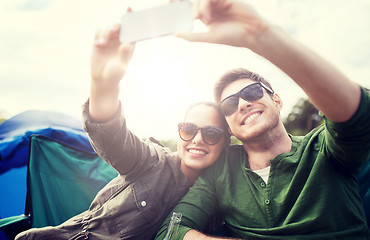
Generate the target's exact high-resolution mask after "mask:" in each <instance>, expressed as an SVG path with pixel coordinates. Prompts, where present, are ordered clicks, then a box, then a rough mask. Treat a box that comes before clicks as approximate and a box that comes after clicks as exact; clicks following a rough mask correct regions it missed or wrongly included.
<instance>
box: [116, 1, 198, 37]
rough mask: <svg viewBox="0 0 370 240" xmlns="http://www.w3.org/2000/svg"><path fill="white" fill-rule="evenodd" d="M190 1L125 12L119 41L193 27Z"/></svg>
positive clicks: (187, 29)
mask: <svg viewBox="0 0 370 240" xmlns="http://www.w3.org/2000/svg"><path fill="white" fill-rule="evenodd" d="M193 20H194V19H193V15H192V3H191V2H190V1H178V2H173V3H169V4H166V5H161V6H158V7H154V8H149V9H144V10H141V11H137V12H135V11H133V12H128V13H125V14H124V15H123V16H122V21H121V30H120V41H121V42H122V43H130V42H137V41H141V40H146V39H150V38H154V37H160V36H165V35H169V34H173V33H174V32H179V31H189V30H191V29H192V27H193Z"/></svg>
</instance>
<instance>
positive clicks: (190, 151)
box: [189, 149, 207, 155]
mask: <svg viewBox="0 0 370 240" xmlns="http://www.w3.org/2000/svg"><path fill="white" fill-rule="evenodd" d="M189 153H194V154H201V155H206V154H207V153H206V152H205V151H201V150H196V149H189Z"/></svg>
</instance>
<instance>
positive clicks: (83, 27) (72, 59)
mask: <svg viewBox="0 0 370 240" xmlns="http://www.w3.org/2000/svg"><path fill="white" fill-rule="evenodd" d="M250 2H252V4H253V5H254V6H255V8H256V9H257V10H258V11H259V12H260V13H261V15H263V16H264V17H266V18H267V19H269V20H270V21H272V22H274V23H276V24H278V25H280V26H281V27H282V28H283V29H285V30H286V31H287V32H288V33H289V34H291V35H292V36H293V37H294V38H296V39H298V40H299V41H301V42H303V43H304V44H305V45H307V46H308V47H309V48H311V49H313V50H314V51H316V52H318V53H319V54H320V55H321V56H323V57H324V58H326V59H327V60H328V61H330V62H332V63H333V64H334V65H335V66H337V67H338V68H339V69H340V70H341V71H342V72H344V73H345V74H346V75H347V76H349V77H350V78H351V79H352V80H353V81H355V82H357V83H359V84H362V85H364V86H365V87H370V84H369V79H370V48H369V45H370V33H369V31H368V30H369V29H370V15H369V14H368V13H369V12H370V2H369V1H368V0H356V1H334V0H324V1H323V0H311V1H296V0H284V1H281V0H259V1H250ZM166 3H167V1H165V0H145V1H144V0H135V1H133V0H132V1H130V0H104V1H103V0H96V1H87V0H76V1H63V0H2V1H0V16H1V17H0V18H1V21H0V52H1V54H0V119H8V118H10V117H12V116H14V115H16V114H18V113H21V112H23V111H26V110H32V109H36V110H44V111H55V112H59V113H63V114H67V115H70V116H73V117H75V118H77V119H80V118H81V105H82V104H83V103H84V102H85V101H86V100H87V98H88V96H89V88H90V75H89V72H90V67H89V61H90V52H91V46H92V41H93V37H94V33H95V31H96V30H97V29H100V28H106V27H109V26H110V25H112V24H113V23H117V22H119V21H120V18H121V16H122V14H123V13H124V12H125V11H126V9H127V7H128V6H132V8H133V10H134V11H135V10H140V9H144V8H148V7H152V6H156V5H160V4H166ZM194 29H195V30H197V31H202V30H204V26H202V24H201V23H199V22H196V23H195V24H194ZM237 67H244V68H247V69H249V70H251V71H254V72H257V73H259V74H260V75H262V76H264V77H265V78H266V79H268V80H269V81H270V82H271V83H272V85H273V87H274V89H275V91H276V92H277V93H278V94H279V95H280V96H281V97H282V99H283V103H284V107H283V111H282V113H281V116H282V118H283V119H285V122H286V123H288V122H294V121H296V122H297V121H298V120H294V119H299V117H298V116H301V115H303V116H305V117H303V120H302V121H303V123H302V124H297V126H298V125H299V126H303V127H302V128H303V129H309V128H310V126H314V125H315V124H317V123H319V122H320V118H318V117H316V113H315V112H312V111H313V110H309V109H311V108H310V107H309V105H307V103H306V98H305V94H304V93H303V91H302V90H300V89H299V88H298V87H297V86H296V85H295V83H293V81H292V80H291V79H289V77H287V76H286V75H285V74H284V73H282V72H281V71H280V70H279V69H277V68H276V67H275V66H273V65H272V64H271V63H269V62H267V61H266V60H264V59H262V58H261V57H259V56H257V55H255V54H254V53H252V52H251V51H249V50H246V49H239V48H233V47H227V46H219V45H212V44H204V43H189V42H186V41H184V40H182V39H177V38H175V37H172V36H168V37H162V38H157V39H152V40H147V41H143V42H139V43H137V45H136V50H135V53H134V57H133V59H132V61H131V63H130V66H129V69H128V72H127V73H126V75H125V77H124V79H123V80H122V82H121V100H122V105H123V109H124V113H125V115H126V118H127V123H128V127H129V128H130V129H131V130H132V131H133V132H134V133H136V134H137V135H138V136H139V137H141V138H147V137H149V136H154V137H156V138H157V139H160V140H162V141H167V140H171V139H175V140H177V123H178V122H180V121H182V118H183V115H184V112H185V110H186V108H187V107H188V106H189V105H190V104H191V103H194V102H197V101H204V100H211V101H212V100H213V84H214V82H215V81H216V79H217V78H218V77H219V76H220V75H222V74H223V73H224V72H225V71H227V70H229V69H231V68H237ZM302 109H306V110H305V111H306V112H305V111H303V110H302ZM305 114H307V115H305ZM289 119H290V120H289ZM307 119H308V120H307ZM293 120H294V121H293ZM293 125H294V124H293ZM288 130H289V131H290V132H292V131H294V129H293V130H290V129H289V128H288ZM304 131H305V130H304Z"/></svg>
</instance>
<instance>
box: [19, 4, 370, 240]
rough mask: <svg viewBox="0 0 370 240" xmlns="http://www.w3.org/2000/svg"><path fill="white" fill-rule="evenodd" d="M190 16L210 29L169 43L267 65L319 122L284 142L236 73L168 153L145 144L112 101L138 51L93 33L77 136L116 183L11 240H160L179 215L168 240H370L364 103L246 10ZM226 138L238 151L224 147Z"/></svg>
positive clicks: (260, 98)
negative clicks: (228, 50)
mask: <svg viewBox="0 0 370 240" xmlns="http://www.w3.org/2000/svg"><path fill="white" fill-rule="evenodd" d="M193 16H194V18H195V19H200V20H201V21H202V22H203V23H204V24H205V25H206V26H207V27H208V31H207V32H203V33H191V32H182V33H178V34H177V36H178V37H180V38H183V39H186V40H188V41H192V42H206V43H212V44H223V45H228V46H232V47H237V48H240V49H241V50H243V49H250V50H251V51H253V52H254V53H255V54H258V55H260V56H262V57H264V58H265V59H267V60H269V61H270V62H271V63H272V64H274V65H275V66H277V67H278V68H280V69H281V70H282V71H283V72H284V73H286V74H287V75H288V76H289V77H290V78H291V79H292V80H293V81H294V82H295V83H296V84H298V86H300V87H301V88H302V89H303V90H304V92H305V93H306V94H307V96H308V98H309V100H310V101H311V103H312V104H313V105H314V106H315V107H316V108H317V109H319V110H320V111H321V112H322V114H323V115H324V119H325V123H324V124H323V125H322V126H319V127H318V128H316V129H314V130H313V131H311V132H310V133H308V134H307V135H306V136H293V135H291V134H289V133H288V132H287V131H286V130H285V128H284V125H283V122H282V119H281V118H280V111H281V109H282V106H283V101H282V99H281V98H280V97H279V95H278V94H277V93H276V92H274V90H273V87H272V86H271V84H270V82H268V81H267V80H266V79H264V78H263V77H262V76H260V75H258V74H257V73H254V72H252V71H250V70H247V69H242V68H237V69H232V70H230V71H228V72H226V73H225V74H224V75H222V76H221V77H220V78H219V79H218V80H215V87H214V89H213V91H214V97H215V103H210V102H200V103H195V104H193V105H191V106H190V107H189V108H188V110H187V111H186V113H185V116H184V120H183V122H181V123H179V124H178V133H179V139H178V146H177V152H176V153H173V152H170V151H169V150H168V149H167V148H165V147H163V146H162V145H161V144H160V143H159V142H157V141H156V140H155V139H152V138H151V139H150V141H147V142H144V141H142V140H140V139H139V138H138V137H137V136H135V134H134V133H132V132H131V131H130V130H129V129H128V128H127V127H126V120H125V117H124V116H123V111H122V109H121V103H120V99H119V91H120V89H119V85H120V81H121V79H122V81H126V80H127V81H129V79H125V76H124V75H125V72H126V70H127V67H128V65H129V62H130V59H131V57H132V55H133V53H134V48H135V43H128V44H123V43H121V42H120V41H119V35H120V27H119V26H115V27H112V28H110V29H107V30H105V31H100V32H98V33H97V34H96V36H95V42H94V46H93V50H92V57H91V92H90V98H89V100H88V101H87V102H86V103H85V105H84V107H83V117H84V129H85V131H86V132H87V133H88V136H89V138H90V140H91V143H92V145H93V147H94V149H95V151H96V152H97V153H98V154H99V156H100V157H102V158H103V159H104V160H105V161H107V162H108V163H109V164H110V165H111V166H113V167H114V168H115V169H116V170H117V171H118V173H119V174H118V176H117V177H116V178H115V179H113V180H112V181H111V182H110V183H108V184H107V185H106V186H105V187H104V188H103V189H102V190H101V191H100V192H99V193H98V194H97V196H96V197H95V199H94V200H93V202H92V203H91V205H90V207H89V209H88V210H86V211H85V212H83V213H81V214H79V215H77V216H74V217H73V218H71V219H69V220H67V221H66V222H64V223H62V224H61V225H59V226H50V227H44V228H39V229H30V230H28V231H25V232H23V233H20V234H19V235H18V236H17V237H16V239H154V238H156V239H164V236H165V234H166V232H167V228H168V226H169V222H170V219H171V215H172V212H177V213H181V214H182V218H181V222H180V224H179V228H178V231H177V234H176V238H177V239H281V240H283V239H284V240H285V239H320V240H323V239H370V234H369V229H368V227H367V224H366V217H365V213H364V210H363V205H362V199H361V197H360V195H359V192H358V186H357V178H356V174H357V173H358V171H359V170H360V168H361V167H362V166H363V165H364V164H365V162H366V161H367V159H368V158H369V149H370V114H369V111H368V110H369V109H370V96H369V93H368V92H367V91H366V90H365V88H363V87H361V86H359V85H358V84H356V83H354V82H352V81H351V80H349V79H348V78H347V77H346V76H344V75H343V74H342V73H341V72H340V71H338V70H337V69H336V68H335V67H334V66H332V65H331V64H330V63H328V62H326V61H325V60H324V59H322V58H321V57H319V56H318V55H317V54H316V53H314V52H312V51H311V50H309V49H307V48H306V47H304V46H302V45H301V44H300V43H298V42H297V41H295V40H294V39H292V38H291V37H290V36H289V35H287V34H286V33H285V32H284V31H283V30H282V29H281V28H279V27H278V26H276V25H274V24H273V23H271V22H269V21H267V20H266V19H265V18H263V17H262V16H260V15H259V14H258V13H257V12H256V11H255V9H254V8H253V7H252V6H251V5H249V4H248V3H246V2H245V1H238V0H218V1H217V0H199V1H195V2H194V3H193ZM246 54H248V53H246ZM246 68H248V66H246ZM190 70H191V69H190ZM275 83H276V84H278V82H275ZM209 91H212V89H209ZM174 131H175V129H174ZM230 135H233V136H235V137H236V138H237V139H239V140H240V141H241V143H242V144H241V145H235V146H229V145H230ZM218 223H220V224H218ZM219 228H222V234H221V236H220V234H217V236H214V233H215V232H217V231H216V230H217V229H219Z"/></svg>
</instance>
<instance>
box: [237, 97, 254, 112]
mask: <svg viewBox="0 0 370 240" xmlns="http://www.w3.org/2000/svg"><path fill="white" fill-rule="evenodd" d="M250 106H252V103H251V102H248V101H246V100H244V99H243V98H241V97H239V104H238V111H239V112H243V111H245V110H246V109H247V108H248V107H250Z"/></svg>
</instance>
